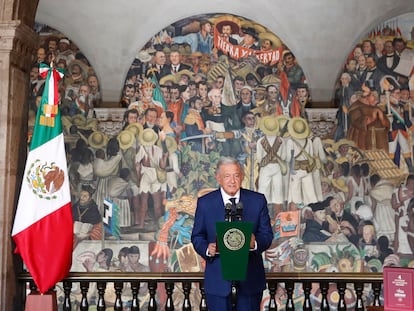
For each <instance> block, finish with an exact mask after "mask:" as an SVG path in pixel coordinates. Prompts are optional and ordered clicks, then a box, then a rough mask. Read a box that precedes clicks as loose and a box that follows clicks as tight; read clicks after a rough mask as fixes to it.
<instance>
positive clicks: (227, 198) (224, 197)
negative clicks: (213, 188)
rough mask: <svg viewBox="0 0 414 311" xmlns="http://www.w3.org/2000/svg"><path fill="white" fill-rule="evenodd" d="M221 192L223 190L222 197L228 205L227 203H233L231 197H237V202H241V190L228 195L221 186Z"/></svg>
mask: <svg viewBox="0 0 414 311" xmlns="http://www.w3.org/2000/svg"><path fill="white" fill-rule="evenodd" d="M220 192H221V197H222V198H223V203H224V205H226V204H227V203H231V202H230V198H236V203H239V202H240V190H239V191H237V193H236V194H235V195H228V194H227V193H226V192H225V191H224V190H223V188H221V187H220Z"/></svg>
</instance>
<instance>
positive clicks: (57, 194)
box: [12, 64, 73, 293]
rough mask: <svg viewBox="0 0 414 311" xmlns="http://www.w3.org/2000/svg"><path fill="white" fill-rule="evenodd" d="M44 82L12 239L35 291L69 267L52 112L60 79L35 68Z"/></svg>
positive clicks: (68, 227)
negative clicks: (34, 285) (34, 284)
mask: <svg viewBox="0 0 414 311" xmlns="http://www.w3.org/2000/svg"><path fill="white" fill-rule="evenodd" d="M40 74H41V75H42V76H43V77H46V81H45V89H44V92H43V95H42V100H41V103H40V106H39V108H38V112H37V116H36V123H35V127H34V132H33V137H32V141H31V145H30V151H29V154H28V156H27V162H26V168H25V171H24V176H23V181H22V185H21V190H20V197H19V202H18V205H17V211H16V216H15V219H14V224H13V231H12V237H13V240H14V241H15V243H16V250H15V253H19V254H20V255H21V257H22V259H23V261H24V263H25V265H26V267H27V269H28V270H29V272H30V274H31V275H32V277H33V279H34V281H35V283H36V285H37V287H38V289H39V291H40V292H41V293H44V292H46V291H48V290H49V289H50V288H52V287H53V286H54V285H55V284H56V283H57V282H59V281H60V280H62V279H63V278H64V277H65V276H66V275H67V273H68V272H69V270H70V267H71V265H72V245H73V220H72V206H71V200H70V190H69V176H68V172H67V162H66V154H65V146H64V141H63V134H62V123H61V119H60V112H59V106H58V101H59V100H58V81H59V80H60V79H61V78H62V77H63V73H62V72H60V71H58V70H56V69H55V68H49V67H48V66H46V65H43V64H41V65H40Z"/></svg>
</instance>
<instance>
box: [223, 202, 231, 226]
mask: <svg viewBox="0 0 414 311" xmlns="http://www.w3.org/2000/svg"><path fill="white" fill-rule="evenodd" d="M224 211H225V216H224V220H225V221H227V222H230V221H231V214H232V204H231V203H226V205H225V207H224Z"/></svg>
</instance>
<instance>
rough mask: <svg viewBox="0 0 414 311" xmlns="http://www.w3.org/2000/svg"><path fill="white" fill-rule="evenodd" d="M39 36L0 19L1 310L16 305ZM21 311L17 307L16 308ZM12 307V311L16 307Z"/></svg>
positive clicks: (16, 23) (18, 299)
mask: <svg viewBox="0 0 414 311" xmlns="http://www.w3.org/2000/svg"><path fill="white" fill-rule="evenodd" d="M37 44H38V36H37V34H36V33H35V32H34V31H33V29H32V28H31V27H29V26H27V25H25V24H22V23H21V22H20V21H18V20H13V21H8V22H5V21H0V241H1V243H2V247H1V255H0V273H1V279H0V301H1V303H0V311H3V310H4V311H5V310H12V307H13V306H15V307H19V306H20V305H19V303H21V301H22V299H21V297H20V296H19V294H17V286H16V285H17V283H16V277H15V274H16V272H18V271H20V269H21V267H19V266H18V264H17V263H19V262H20V261H19V260H17V259H18V257H17V256H14V255H13V251H14V245H13V243H12V239H11V230H12V226H13V221H14V211H15V208H16V204H17V199H18V197H19V189H20V184H21V180H22V175H23V171H24V165H25V161H26V156H27V145H26V141H27V139H26V137H27V114H28V105H27V98H28V86H29V70H30V64H31V63H32V61H33V60H34V55H35V50H36V49H37ZM17 309H19V310H20V308H17ZM17 309H16V308H13V310H17Z"/></svg>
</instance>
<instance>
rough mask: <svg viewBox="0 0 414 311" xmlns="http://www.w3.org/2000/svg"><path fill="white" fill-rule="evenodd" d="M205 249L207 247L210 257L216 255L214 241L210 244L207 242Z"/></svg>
mask: <svg viewBox="0 0 414 311" xmlns="http://www.w3.org/2000/svg"><path fill="white" fill-rule="evenodd" d="M207 249H208V254H209V255H210V256H211V257H214V256H216V251H217V247H216V243H210V244H208V248H207Z"/></svg>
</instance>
